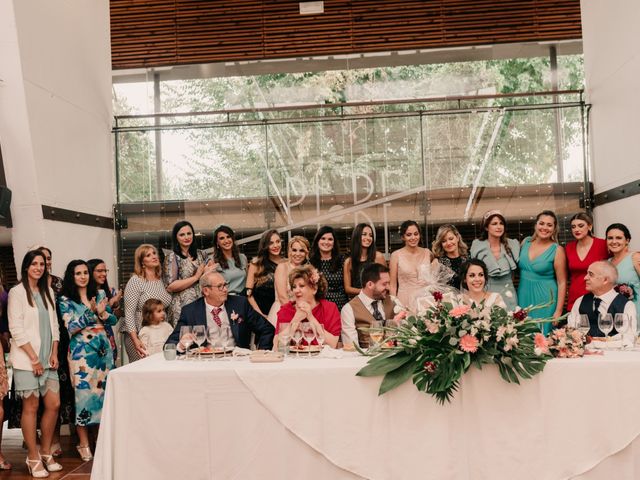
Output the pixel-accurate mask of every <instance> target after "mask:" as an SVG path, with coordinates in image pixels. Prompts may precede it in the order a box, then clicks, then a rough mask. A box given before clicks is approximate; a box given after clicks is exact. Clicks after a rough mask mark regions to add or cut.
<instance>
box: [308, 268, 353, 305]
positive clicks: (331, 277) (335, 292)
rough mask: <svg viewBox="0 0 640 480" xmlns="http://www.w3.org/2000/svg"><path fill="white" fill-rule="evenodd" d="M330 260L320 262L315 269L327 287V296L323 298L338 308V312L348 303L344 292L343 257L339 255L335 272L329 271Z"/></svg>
mask: <svg viewBox="0 0 640 480" xmlns="http://www.w3.org/2000/svg"><path fill="white" fill-rule="evenodd" d="M331 263H332V260H320V262H319V264H318V265H316V268H317V269H318V271H319V272H320V273H322V274H323V275H324V278H326V279H327V283H328V284H329V287H328V288H327V294H326V295H325V298H326V299H327V300H329V301H330V302H333V303H335V304H336V306H337V307H338V310H342V307H344V306H345V304H346V303H347V302H348V301H349V299H348V298H347V294H346V292H345V291H344V270H343V268H342V267H343V265H344V257H343V256H342V255H340V259H339V261H338V268H337V269H336V271H335V272H332V271H331Z"/></svg>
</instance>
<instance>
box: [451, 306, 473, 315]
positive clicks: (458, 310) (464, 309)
mask: <svg viewBox="0 0 640 480" xmlns="http://www.w3.org/2000/svg"><path fill="white" fill-rule="evenodd" d="M469 310H471V307H470V306H469V305H458V306H457V307H454V308H452V309H451V310H450V311H449V315H451V316H452V317H454V318H460V317H461V316H462V315H464V314H465V313H467V312H468V311H469Z"/></svg>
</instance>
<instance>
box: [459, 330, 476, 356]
mask: <svg viewBox="0 0 640 480" xmlns="http://www.w3.org/2000/svg"><path fill="white" fill-rule="evenodd" d="M479 345H480V342H479V341H478V339H477V338H476V337H474V336H473V335H469V334H468V333H467V334H466V335H465V336H463V337H462V338H461V339H460V350H462V351H463V352H467V353H476V352H477V351H478V346H479Z"/></svg>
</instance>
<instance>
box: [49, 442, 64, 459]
mask: <svg viewBox="0 0 640 480" xmlns="http://www.w3.org/2000/svg"><path fill="white" fill-rule="evenodd" d="M51 455H53V456H54V457H59V456H60V455H62V447H61V446H60V442H58V443H52V444H51Z"/></svg>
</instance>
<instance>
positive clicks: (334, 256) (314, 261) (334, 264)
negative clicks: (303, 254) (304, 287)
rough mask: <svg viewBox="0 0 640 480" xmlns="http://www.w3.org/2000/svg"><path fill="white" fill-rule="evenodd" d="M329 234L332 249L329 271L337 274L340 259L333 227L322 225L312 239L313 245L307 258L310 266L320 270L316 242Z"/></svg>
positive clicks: (340, 265) (340, 263)
mask: <svg viewBox="0 0 640 480" xmlns="http://www.w3.org/2000/svg"><path fill="white" fill-rule="evenodd" d="M327 233H330V234H331V235H332V236H333V249H332V250H331V265H330V267H329V269H330V270H331V271H332V272H337V271H338V269H340V268H342V261H341V260H342V257H341V255H340V246H339V245H338V238H337V237H336V231H335V230H334V229H333V227H331V226H329V225H324V226H322V227H320V228H319V229H318V233H316V236H315V237H313V243H312V244H311V255H310V257H309V262H310V263H311V265H313V266H314V267H316V268H317V269H320V258H321V256H320V248H319V247H318V242H320V239H321V238H322V237H323V236H324V235H326V234H327Z"/></svg>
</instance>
